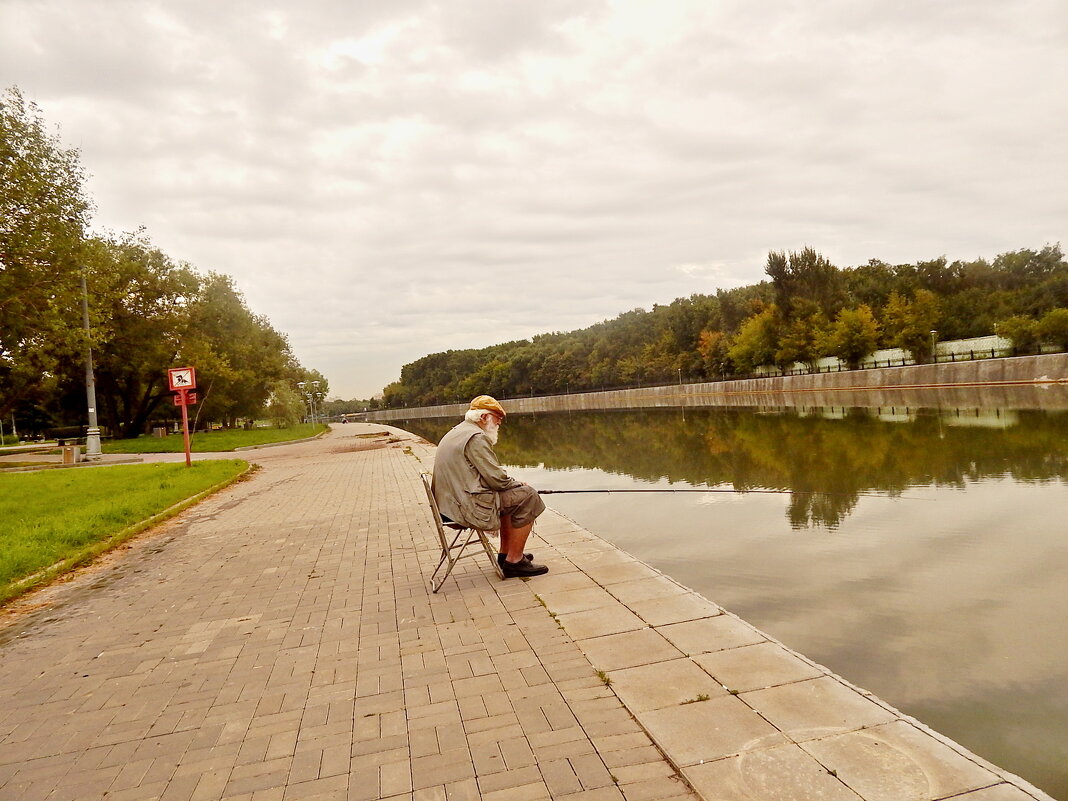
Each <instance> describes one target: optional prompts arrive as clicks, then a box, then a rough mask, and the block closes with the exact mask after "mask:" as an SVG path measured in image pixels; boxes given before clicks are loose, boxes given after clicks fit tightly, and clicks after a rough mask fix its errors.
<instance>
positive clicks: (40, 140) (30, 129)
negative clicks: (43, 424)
mask: <svg viewBox="0 0 1068 801" xmlns="http://www.w3.org/2000/svg"><path fill="white" fill-rule="evenodd" d="M84 177H85V176H84V172H83V170H82V167H81V164H80V163H79V160H78V152H77V151H76V150H72V149H65V148H63V147H62V146H61V144H60V143H59V141H58V139H57V138H56V137H54V136H52V135H50V134H49V133H47V132H46V130H45V125H44V121H43V120H42V118H41V114H40V112H39V110H38V109H37V107H36V106H35V105H34V104H33V103H30V102H27V101H26V100H25V99H23V97H22V95H21V94H20V93H19V91H18V90H17V89H9V90H8V91H7V92H6V93H5V94H4V95H3V96H0V415H5V416H6V415H8V414H10V412H11V410H12V409H13V408H14V407H15V405H16V404H18V403H20V402H21V401H22V400H25V399H28V398H34V397H36V398H40V397H41V395H42V393H43V390H44V389H45V388H46V385H47V384H48V382H49V381H50V380H51V377H52V376H53V375H54V373H55V371H56V368H57V366H58V365H59V363H60V362H61V361H62V360H63V359H68V358H73V357H74V356H75V355H76V354H77V353H79V352H80V351H81V348H82V345H83V340H82V336H81V331H80V325H79V323H80V320H81V314H80V311H81V308H80V297H81V294H80V288H79V256H80V252H81V241H82V236H83V232H84V230H85V226H86V225H87V223H88V218H89V212H90V204H89V201H88V199H87V198H86V196H85V194H84V190H83V183H84Z"/></svg>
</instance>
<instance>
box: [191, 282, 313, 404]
mask: <svg viewBox="0 0 1068 801" xmlns="http://www.w3.org/2000/svg"><path fill="white" fill-rule="evenodd" d="M180 360H182V361H185V362H188V363H190V364H194V365H197V385H198V387H199V388H200V392H201V398H202V401H201V404H202V405H201V409H200V410H198V416H204V417H207V418H208V419H212V420H221V421H223V423H224V424H226V425H232V424H234V423H235V422H236V421H237V420H238V419H239V418H249V417H255V416H256V415H258V414H259V413H260V411H261V410H262V409H263V407H264V404H265V403H266V402H267V398H268V396H269V394H270V388H271V387H272V386H274V385H275V383H276V382H278V381H280V380H283V379H290V380H291V381H292V383H294V384H295V383H296V382H295V381H294V380H293V379H294V378H295V376H296V374H297V372H298V369H299V368H298V366H297V364H296V360H295V359H294V358H293V355H292V353H291V352H290V349H289V342H288V341H287V340H286V337H285V336H284V335H283V334H280V333H278V332H277V331H275V330H274V328H273V327H271V324H270V321H269V320H267V318H265V317H262V316H260V315H256V314H253V313H252V312H251V311H249V309H248V307H247V306H246V305H245V301H244V298H243V297H242V296H241V293H240V292H238V291H237V289H236V288H235V287H234V284H233V279H231V278H230V277H229V276H226V275H220V274H218V273H209V274H208V276H207V277H206V278H205V279H204V280H203V283H202V285H201V288H200V292H199V294H198V295H197V297H196V298H195V299H194V301H193V302H192V303H191V304H190V307H189V324H188V333H187V336H186V339H185V341H184V342H183V346H182V351H181V355H180ZM298 380H299V379H298ZM327 389H328V388H327V386H326V385H325V382H324V383H323V384H321V386H320V389H319V391H320V392H322V393H323V395H324V396H325V394H326V392H327Z"/></svg>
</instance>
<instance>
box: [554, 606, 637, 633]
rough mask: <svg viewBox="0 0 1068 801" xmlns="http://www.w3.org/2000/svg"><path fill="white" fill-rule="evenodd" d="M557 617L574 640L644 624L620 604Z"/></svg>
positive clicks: (626, 629) (635, 627)
mask: <svg viewBox="0 0 1068 801" xmlns="http://www.w3.org/2000/svg"><path fill="white" fill-rule="evenodd" d="M559 618H560V623H561V624H563V627H564V629H565V630H566V631H567V633H568V634H570V635H571V636H572V637H574V638H575V639H576V640H585V639H589V638H590V637H602V636H604V635H606V634H619V633H620V632H624V631H637V630H638V629H643V628H645V626H646V623H645V622H644V621H643V620H642V619H641V618H640V617H638V616H637V615H636V614H634V613H633V612H631V611H630V610H629V609H627V608H626V607H625V606H623V605H621V604H615V605H613V606H608V607H603V608H600V609H592V610H589V611H586V612H565V613H563V614H561V615H559Z"/></svg>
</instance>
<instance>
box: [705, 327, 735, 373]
mask: <svg viewBox="0 0 1068 801" xmlns="http://www.w3.org/2000/svg"><path fill="white" fill-rule="evenodd" d="M729 350H730V342H729V341H728V340H727V335H726V334H724V333H723V332H722V331H710V330H708V329H707V328H706V329H705V330H704V331H702V332H701V336H700V339H699V341H698V343H697V352H698V354H700V356H701V361H702V362H703V364H704V367H705V372H706V373H707V374H708V375H710V376H713V375H719V376H721V375H723V374H724V373H725V372H726V369H727V363H728V360H729V358H730V356H729V353H728V352H729Z"/></svg>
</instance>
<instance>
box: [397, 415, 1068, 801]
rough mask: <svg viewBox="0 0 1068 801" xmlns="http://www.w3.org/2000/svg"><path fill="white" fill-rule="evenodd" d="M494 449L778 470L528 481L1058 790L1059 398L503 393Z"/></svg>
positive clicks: (1066, 631) (631, 546)
mask: <svg viewBox="0 0 1068 801" xmlns="http://www.w3.org/2000/svg"><path fill="white" fill-rule="evenodd" d="M455 422H456V421H455V420H411V421H407V422H403V423H399V424H400V425H403V426H404V427H405V428H407V429H408V430H410V431H413V432H415V433H418V434H420V435H422V436H424V437H426V438H427V439H429V440H431V441H433V442H436V441H437V440H438V439H439V438H440V437H441V435H442V434H443V433H444V432H445V431H447V430H448V429H449V428H450V427H451V426H452V425H453V424H454V423H455ZM497 452H498V455H499V456H500V457H501V459H502V461H504V462H505V463H507V464H508V465H510V468H509V472H511V473H512V474H513V475H515V476H517V477H518V478H521V479H522V480H524V481H527V482H529V483H530V484H532V485H534V486H536V487H538V488H539V489H580V488H581V489H586V488H635V487H717V488H728V489H775V490H784V491H785V492H784V494H781V495H778V494H775V495H766V494H755V493H749V494H746V493H722V494H717V493H695V494H616V495H608V494H593V495H550V496H547V497H546V501H547V502H548V503H549V505H550V506H552V507H553V508H555V509H557V510H559V511H560V512H562V513H564V514H565V515H567V516H568V517H570V518H572V519H573V520H575V521H576V522H578V523H579V524H581V525H582V526H584V527H586V528H588V529H590V530H591V531H593V532H594V533H596V534H598V535H600V536H602V537H604V538H605V539H607V540H609V541H611V542H612V543H614V544H616V545H618V546H619V547H620V548H622V549H624V550H626V551H628V552H629V553H632V554H634V555H635V556H637V557H638V558H640V559H642V560H644V561H646V562H648V563H649V564H651V565H654V566H655V567H657V568H658V569H660V570H662V571H664V572H665V573H667V574H668V575H670V576H672V577H674V578H675V579H677V580H678V581H680V582H682V583H683V584H686V585H687V586H689V587H692V588H693V589H695V590H697V591H698V592H700V593H701V594H703V595H705V596H706V597H708V598H709V599H711V600H713V601H716V602H717V603H719V604H721V605H723V606H725V607H726V608H728V609H730V610H731V611H732V612H735V613H737V614H738V615H740V616H741V617H743V618H744V619H746V620H748V621H749V622H750V623H752V624H754V625H756V626H757V627H759V628H761V629H763V630H764V631H766V632H768V633H769V634H771V635H772V636H774V637H776V638H778V639H780V640H782V641H783V642H785V643H786V644H787V645H789V646H791V647H792V648H794V649H796V650H798V651H800V652H801V653H803V654H805V655H806V656H808V657H810V658H812V659H814V660H816V661H817V662H820V663H822V664H824V665H826V666H827V667H829V668H831V669H832V670H834V671H835V672H837V673H839V674H841V675H842V676H844V677H845V678H847V679H849V680H850V681H852V682H854V683H856V684H858V685H860V686H861V687H864V688H866V689H869V690H871V691H873V692H875V693H876V694H877V695H879V696H880V697H882V698H883V699H885V700H886V701H888V702H890V703H892V704H894V705H895V706H897V707H898V708H900V709H902V710H903V711H905V712H907V713H909V714H911V715H914V716H915V717H917V718H919V719H920V720H922V721H923V722H924V723H927V724H928V725H930V726H932V727H933V728H935V729H936V730H938V731H941V732H942V733H944V734H946V735H948V736H949V737H952V738H953V739H954V740H957V741H958V742H960V743H962V744H963V745H965V746H967V747H968V748H970V749H972V750H973V751H975V752H976V753H978V754H980V755H981V756H984V757H986V758H987V759H989V760H991V761H992V762H994V763H995V764H997V765H1000V766H1001V767H1003V768H1006V769H1008V770H1010V771H1012V772H1014V773H1017V774H1019V775H1021V776H1023V777H1024V778H1026V779H1027V780H1029V781H1030V782H1032V783H1033V784H1035V785H1037V786H1038V787H1040V788H1042V789H1043V790H1045V791H1046V792H1048V793H1050V794H1051V795H1053V796H1054V797H1056V798H1060V799H1066V800H1068V491H1066V483H1068V411H1025V410H1012V409H985V410H982V411H976V410H970V411H958V410H946V409H941V410H934V409H919V410H916V409H908V410H905V409H883V410H866V409H842V408H839V409H833V410H827V409H823V410H815V411H804V410H797V409H794V410H786V411H781V410H780V411H768V410H756V409H722V408H719V409H717V408H712V409H709V408H704V409H686V410H681V409H667V410H648V411H604V412H582V413H578V412H575V413H571V414H568V413H555V414H540V415H537V416H533V415H526V416H524V415H509V417H508V420H507V422H506V423H505V425H504V426H503V427H502V429H501V440H500V443H499V444H498V446H497ZM869 494H875V495H877V496H878V497H869Z"/></svg>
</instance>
